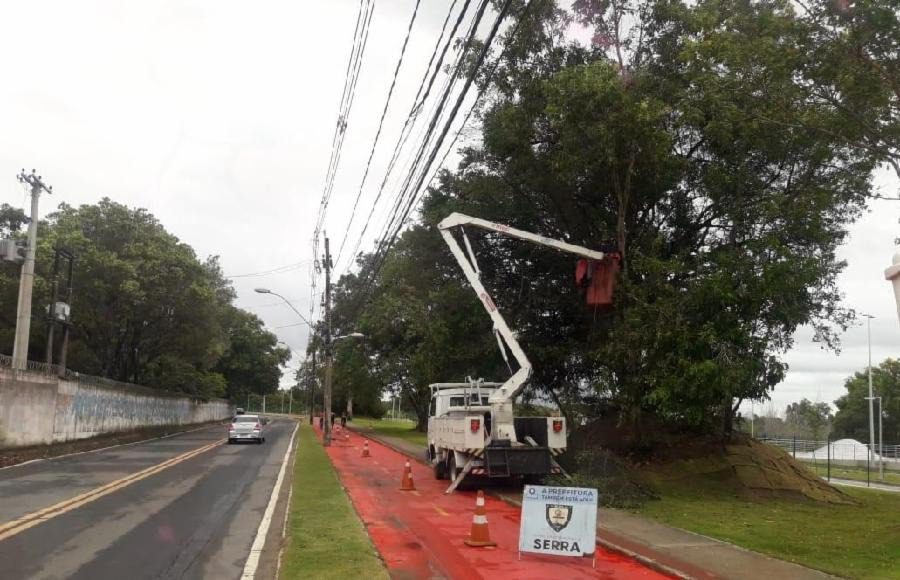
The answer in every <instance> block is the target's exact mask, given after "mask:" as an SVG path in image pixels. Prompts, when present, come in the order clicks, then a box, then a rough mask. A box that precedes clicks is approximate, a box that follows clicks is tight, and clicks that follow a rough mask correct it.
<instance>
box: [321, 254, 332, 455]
mask: <svg viewBox="0 0 900 580" xmlns="http://www.w3.org/2000/svg"><path fill="white" fill-rule="evenodd" d="M333 361H334V353H333V352H332V347H331V251H330V249H329V246H328V236H325V397H324V399H325V401H324V406H325V412H324V413H323V415H325V435H324V436H323V438H322V443H323V444H324V445H325V447H328V446H329V445H331V373H332V370H333V369H332V366H333V365H332V363H333Z"/></svg>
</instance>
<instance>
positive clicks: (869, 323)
mask: <svg viewBox="0 0 900 580" xmlns="http://www.w3.org/2000/svg"><path fill="white" fill-rule="evenodd" d="M863 316H865V317H866V319H867V320H866V324H867V328H868V335H869V396H868V399H869V459H871V458H872V453H873V452H874V451H875V395H874V394H873V393H872V319H873V318H875V317H874V316H872V315H871V314H863Z"/></svg>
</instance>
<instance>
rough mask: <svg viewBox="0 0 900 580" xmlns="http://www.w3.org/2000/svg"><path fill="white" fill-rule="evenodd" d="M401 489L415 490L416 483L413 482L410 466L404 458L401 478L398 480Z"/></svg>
mask: <svg viewBox="0 0 900 580" xmlns="http://www.w3.org/2000/svg"><path fill="white" fill-rule="evenodd" d="M400 490H401V491H415V490H416V484H415V483H413V478H412V467H410V465H409V459H407V460H406V466H405V467H404V468H403V479H401V480H400Z"/></svg>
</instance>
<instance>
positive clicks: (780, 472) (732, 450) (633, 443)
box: [570, 420, 853, 504]
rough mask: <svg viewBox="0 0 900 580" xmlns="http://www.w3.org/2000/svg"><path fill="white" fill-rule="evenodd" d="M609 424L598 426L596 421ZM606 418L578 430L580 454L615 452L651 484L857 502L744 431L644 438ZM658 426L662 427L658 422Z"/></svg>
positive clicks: (581, 458) (577, 452)
mask: <svg viewBox="0 0 900 580" xmlns="http://www.w3.org/2000/svg"><path fill="white" fill-rule="evenodd" d="M601 422H602V423H604V424H602V425H598V424H596V423H601ZM610 423H611V422H609V421H606V420H601V421H597V422H595V424H591V425H587V426H585V428H584V429H583V430H581V432H579V433H576V434H574V435H573V438H572V439H573V441H572V443H573V445H572V447H574V449H570V450H571V451H573V452H574V453H573V456H574V457H579V460H578V462H579V463H583V462H584V454H585V453H601V454H602V453H610V452H612V453H614V454H616V455H617V456H618V457H619V458H620V459H621V460H622V461H623V462H624V463H625V464H627V465H629V471H630V472H631V476H632V478H634V479H635V480H636V481H638V482H640V483H641V484H642V485H644V486H648V487H649V488H651V489H653V488H660V489H663V488H665V487H666V484H671V483H674V484H679V485H690V486H698V487H704V488H710V489H716V490H718V491H723V492H727V493H737V494H739V495H743V496H750V497H758V498H760V499H763V498H767V497H785V498H790V497H794V498H798V499H807V500H813V501H819V502H828V503H841V504H843V503H853V500H852V499H851V498H850V497H849V496H847V495H846V494H844V493H843V492H841V491H840V490H839V489H837V488H835V487H832V486H830V485H828V483H826V482H825V481H823V480H822V479H821V478H819V477H817V476H816V475H815V474H814V473H812V472H811V471H810V470H809V469H807V468H806V467H804V466H803V465H802V464H801V463H798V462H797V461H795V460H794V459H793V458H792V457H791V456H790V455H789V454H788V453H787V452H785V451H784V450H783V449H780V448H778V447H774V446H772V445H767V444H765V443H760V442H759V441H756V440H754V439H751V438H750V437H747V436H745V435H742V434H735V435H733V436H732V437H731V438H730V439H729V440H727V441H722V440H721V439H716V438H712V437H709V436H702V435H699V434H697V433H689V432H666V431H665V430H663V429H655V430H654V434H653V441H650V440H648V439H646V438H642V439H638V438H635V437H634V434H633V433H629V432H627V430H625V429H623V428H622V427H620V426H616V425H615V424H612V425H611V424H610ZM657 427H658V426H657Z"/></svg>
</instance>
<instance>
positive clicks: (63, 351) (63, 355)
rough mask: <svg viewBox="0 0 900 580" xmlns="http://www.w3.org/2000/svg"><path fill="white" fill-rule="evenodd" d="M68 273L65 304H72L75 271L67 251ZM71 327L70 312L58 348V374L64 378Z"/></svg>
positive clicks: (71, 254)
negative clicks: (60, 344)
mask: <svg viewBox="0 0 900 580" xmlns="http://www.w3.org/2000/svg"><path fill="white" fill-rule="evenodd" d="M68 257H69V273H68V277H67V279H66V304H68V305H69V306H70V307H71V305H72V276H73V274H74V272H75V254H73V253H71V252H69V256H68ZM71 329H72V319H71V313H70V314H69V317H68V318H66V320H65V321H63V339H62V346H61V347H60V349H59V376H60V377H63V378H65V376H66V363H67V357H68V353H69V332H70V331H71Z"/></svg>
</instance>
